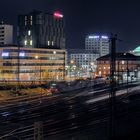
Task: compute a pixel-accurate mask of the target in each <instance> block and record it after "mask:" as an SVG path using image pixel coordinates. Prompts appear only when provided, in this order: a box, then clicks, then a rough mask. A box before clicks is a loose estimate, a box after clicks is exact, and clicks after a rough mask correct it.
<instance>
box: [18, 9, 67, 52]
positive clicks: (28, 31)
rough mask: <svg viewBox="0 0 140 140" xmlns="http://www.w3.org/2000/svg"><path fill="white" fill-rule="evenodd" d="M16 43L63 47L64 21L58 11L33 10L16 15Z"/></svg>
mask: <svg viewBox="0 0 140 140" xmlns="http://www.w3.org/2000/svg"><path fill="white" fill-rule="evenodd" d="M18 45H20V46H23V47H27V48H48V49H64V48H65V22H64V17H63V15H62V14H61V13H60V12H54V13H53V14H50V13H44V12H40V11H33V12H31V13H29V14H25V15H19V16H18Z"/></svg>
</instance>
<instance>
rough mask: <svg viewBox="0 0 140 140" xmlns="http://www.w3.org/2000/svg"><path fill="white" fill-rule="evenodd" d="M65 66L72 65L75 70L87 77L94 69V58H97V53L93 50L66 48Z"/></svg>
mask: <svg viewBox="0 0 140 140" xmlns="http://www.w3.org/2000/svg"><path fill="white" fill-rule="evenodd" d="M67 54H68V55H67V56H68V59H67V66H68V67H70V66H71V68H74V67H72V66H76V67H75V70H77V72H78V71H79V73H81V72H82V73H83V74H82V75H85V76H86V77H89V76H90V74H91V71H92V72H95V70H96V66H97V64H96V59H97V58H99V54H97V53H95V52H94V51H88V50H85V49H81V50H79V49H77V50H76V49H73V50H68V52H67Z"/></svg>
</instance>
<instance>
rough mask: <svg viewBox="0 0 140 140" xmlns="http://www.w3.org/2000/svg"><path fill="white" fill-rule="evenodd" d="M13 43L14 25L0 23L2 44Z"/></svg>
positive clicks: (0, 40)
mask: <svg viewBox="0 0 140 140" xmlns="http://www.w3.org/2000/svg"><path fill="white" fill-rule="evenodd" d="M12 43H13V26H12V25H7V24H0V45H4V44H12Z"/></svg>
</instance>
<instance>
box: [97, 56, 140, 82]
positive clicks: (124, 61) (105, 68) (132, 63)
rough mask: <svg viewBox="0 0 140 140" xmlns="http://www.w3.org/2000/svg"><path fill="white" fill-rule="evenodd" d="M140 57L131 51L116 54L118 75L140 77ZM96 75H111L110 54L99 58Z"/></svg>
mask: <svg viewBox="0 0 140 140" xmlns="http://www.w3.org/2000/svg"><path fill="white" fill-rule="evenodd" d="M139 61H140V57H139V56H135V55H133V54H130V53H117V54H116V70H115V74H116V77H120V78H121V79H125V80H126V78H127V75H128V76H130V77H131V76H135V77H137V78H139V77H140V62H139ZM96 75H97V76H101V77H108V76H109V75H110V55H105V56H102V57H100V58H98V59H97V70H96Z"/></svg>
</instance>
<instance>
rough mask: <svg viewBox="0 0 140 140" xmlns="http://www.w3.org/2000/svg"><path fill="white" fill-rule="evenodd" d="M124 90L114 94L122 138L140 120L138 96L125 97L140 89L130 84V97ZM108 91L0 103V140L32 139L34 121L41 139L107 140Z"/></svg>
mask: <svg viewBox="0 0 140 140" xmlns="http://www.w3.org/2000/svg"><path fill="white" fill-rule="evenodd" d="M127 88H128V87H127V86H123V87H119V88H118V89H117V94H116V95H117V98H116V116H115V117H116V128H117V129H116V135H117V136H118V137H119V136H120V137H122V135H123V136H124V137H125V135H127V134H128V132H129V131H130V129H128V128H129V127H131V126H134V125H135V126H137V127H136V128H137V129H139V127H138V124H139V122H137V121H136V120H138V118H139V117H140V113H139V111H140V110H139V108H137V107H138V106H139V105H140V102H139V98H140V97H139V96H138V97H136V98H131V100H130V99H129V100H128V97H129V96H130V97H131V94H133V93H136V92H137V91H139V89H140V86H139V85H138V84H131V85H129V89H131V92H130V90H129V94H128V93H127V94H126V92H127V91H128V90H127ZM109 90H110V88H109V87H108V86H105V85H100V86H99V85H98V86H96V85H94V87H93V86H87V87H86V88H84V89H82V90H77V91H72V92H70V93H63V94H58V95H53V96H45V95H43V96H42V97H40V96H38V97H33V98H27V99H23V100H21V99H20V100H15V101H14V102H13V101H12V102H9V104H8V103H7V104H3V103H2V104H1V105H0V122H1V125H0V139H2V138H3V139H6V140H8V139H9V140H12V139H22V140H23V139H25V140H29V139H33V136H34V122H40V121H41V122H42V126H43V137H44V139H49V140H59V139H61V140H62V139H64V140H69V139H82V138H85V139H91V140H92V139H95V140H96V139H103V140H108V139H109V132H110V131H109V130H110V129H109V128H110V124H109V123H110V102H109V100H108V98H109ZM132 97H133V96H132ZM40 99H41V102H40ZM133 119H135V121H133ZM128 122H131V123H128ZM132 122H133V123H132ZM136 122H137V123H136ZM129 124H131V125H129ZM120 130H121V131H120ZM129 133H130V132H129ZM120 137H119V139H121V138H120Z"/></svg>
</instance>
